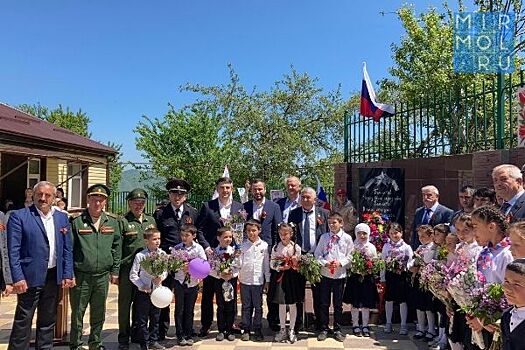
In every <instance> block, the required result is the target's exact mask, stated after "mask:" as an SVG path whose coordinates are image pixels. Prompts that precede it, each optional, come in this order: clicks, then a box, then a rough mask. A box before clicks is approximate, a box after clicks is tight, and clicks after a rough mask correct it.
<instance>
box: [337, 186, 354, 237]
mask: <svg viewBox="0 0 525 350" xmlns="http://www.w3.org/2000/svg"><path fill="white" fill-rule="evenodd" d="M335 194H336V197H335V199H336V202H335V205H334V210H333V212H334V213H339V214H341V216H342V217H343V231H345V232H346V233H348V234H349V235H350V236H352V238H355V233H354V227H355V225H356V224H357V212H356V210H355V208H354V204H353V203H352V201H351V200H350V199H348V197H347V196H346V190H345V189H344V188H340V189H338V190H337V192H336V193H335Z"/></svg>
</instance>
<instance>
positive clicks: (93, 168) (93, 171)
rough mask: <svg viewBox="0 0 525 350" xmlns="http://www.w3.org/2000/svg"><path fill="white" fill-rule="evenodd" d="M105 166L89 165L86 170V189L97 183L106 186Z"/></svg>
mask: <svg viewBox="0 0 525 350" xmlns="http://www.w3.org/2000/svg"><path fill="white" fill-rule="evenodd" d="M106 179H107V177H106V165H103V164H97V165H90V166H89V169H88V187H89V186H91V185H94V184H97V183H102V184H106V182H107V180H106Z"/></svg>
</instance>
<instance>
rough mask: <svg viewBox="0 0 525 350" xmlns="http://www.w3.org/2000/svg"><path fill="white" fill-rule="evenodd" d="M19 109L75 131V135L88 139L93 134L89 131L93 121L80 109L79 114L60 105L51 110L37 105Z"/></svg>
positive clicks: (24, 106) (21, 106)
mask: <svg viewBox="0 0 525 350" xmlns="http://www.w3.org/2000/svg"><path fill="white" fill-rule="evenodd" d="M17 108H18V109H20V110H22V111H24V112H26V113H29V114H31V115H33V116H35V117H38V118H40V119H43V120H46V121H48V122H50V123H53V124H55V125H57V126H59V127H62V128H64V129H68V130H71V131H73V132H74V133H76V134H78V135H80V136H84V137H87V138H90V137H91V133H90V132H89V130H88V127H89V123H90V122H91V119H89V117H88V116H87V115H86V114H85V113H84V112H82V110H81V109H79V110H78V111H77V112H73V111H71V110H70V109H69V107H66V109H64V108H63V107H62V105H58V107H57V108H55V109H53V110H50V109H49V108H47V107H44V106H41V105H40V104H36V105H27V104H22V105H20V106H18V107H17Z"/></svg>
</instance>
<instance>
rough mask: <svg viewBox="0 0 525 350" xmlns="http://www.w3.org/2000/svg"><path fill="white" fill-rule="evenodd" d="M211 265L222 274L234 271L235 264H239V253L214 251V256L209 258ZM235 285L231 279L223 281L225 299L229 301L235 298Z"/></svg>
mask: <svg viewBox="0 0 525 350" xmlns="http://www.w3.org/2000/svg"><path fill="white" fill-rule="evenodd" d="M209 261H210V266H211V268H212V269H213V270H215V271H217V273H218V274H219V275H220V274H223V273H225V274H227V273H232V268H233V267H234V265H236V264H238V259H237V254H235V253H234V254H230V253H227V252H222V253H221V252H216V251H214V252H213V254H212V256H211V257H210V258H209ZM233 292H234V291H233V286H232V285H231V283H230V282H229V281H224V282H222V296H223V297H224V301H226V302H228V301H231V300H233V296H234V293H233Z"/></svg>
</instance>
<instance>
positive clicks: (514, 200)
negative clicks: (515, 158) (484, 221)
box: [492, 164, 525, 223]
mask: <svg viewBox="0 0 525 350" xmlns="http://www.w3.org/2000/svg"><path fill="white" fill-rule="evenodd" d="M492 182H493V184H494V189H495V190H496V196H499V197H501V198H503V200H504V202H503V204H502V205H501V208H500V211H501V212H502V214H503V215H505V216H506V217H507V219H508V221H509V222H510V223H513V222H517V221H521V220H523V219H524V218H525V190H524V189H523V174H522V173H521V171H520V168H518V167H517V166H515V165H512V164H502V165H499V166H497V167H495V168H494V169H493V170H492Z"/></svg>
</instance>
